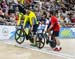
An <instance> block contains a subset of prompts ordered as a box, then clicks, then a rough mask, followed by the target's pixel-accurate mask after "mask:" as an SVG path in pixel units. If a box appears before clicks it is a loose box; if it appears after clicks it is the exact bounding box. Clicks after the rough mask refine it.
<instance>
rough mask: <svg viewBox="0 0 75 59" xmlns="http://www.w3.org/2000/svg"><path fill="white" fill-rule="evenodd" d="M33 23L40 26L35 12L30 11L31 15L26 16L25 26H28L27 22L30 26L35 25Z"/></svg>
mask: <svg viewBox="0 0 75 59" xmlns="http://www.w3.org/2000/svg"><path fill="white" fill-rule="evenodd" d="M33 21H34V22H35V24H38V21H37V17H36V15H35V13H34V12H32V11H30V14H29V15H24V26H26V24H27V22H29V23H30V25H34V24H33Z"/></svg>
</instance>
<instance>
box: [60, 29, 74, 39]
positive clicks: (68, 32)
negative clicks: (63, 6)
mask: <svg viewBox="0 0 75 59" xmlns="http://www.w3.org/2000/svg"><path fill="white" fill-rule="evenodd" d="M59 38H75V28H61V29H60V34H59Z"/></svg>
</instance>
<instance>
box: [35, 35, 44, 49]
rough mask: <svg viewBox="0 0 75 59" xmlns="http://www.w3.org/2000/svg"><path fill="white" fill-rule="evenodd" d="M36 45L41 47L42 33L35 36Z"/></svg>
mask: <svg viewBox="0 0 75 59" xmlns="http://www.w3.org/2000/svg"><path fill="white" fill-rule="evenodd" d="M36 45H37V47H38V48H39V49H42V48H43V47H44V45H45V38H44V36H43V35H42V34H38V35H37V36H36Z"/></svg>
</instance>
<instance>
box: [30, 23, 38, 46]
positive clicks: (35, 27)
mask: <svg viewBox="0 0 75 59" xmlns="http://www.w3.org/2000/svg"><path fill="white" fill-rule="evenodd" d="M37 27H38V24H35V25H33V35H34V38H33V39H34V43H33V44H31V45H32V46H36V32H37Z"/></svg>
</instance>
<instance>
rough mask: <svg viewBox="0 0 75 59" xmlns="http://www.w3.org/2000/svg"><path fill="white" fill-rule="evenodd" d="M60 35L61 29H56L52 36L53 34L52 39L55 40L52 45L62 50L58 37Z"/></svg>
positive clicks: (55, 48)
mask: <svg viewBox="0 0 75 59" xmlns="http://www.w3.org/2000/svg"><path fill="white" fill-rule="evenodd" d="M58 36H59V31H54V32H53V34H52V36H51V39H52V40H53V41H54V42H53V43H54V44H53V45H52V48H53V49H54V50H56V51H60V50H61V47H60V41H59V39H58Z"/></svg>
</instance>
